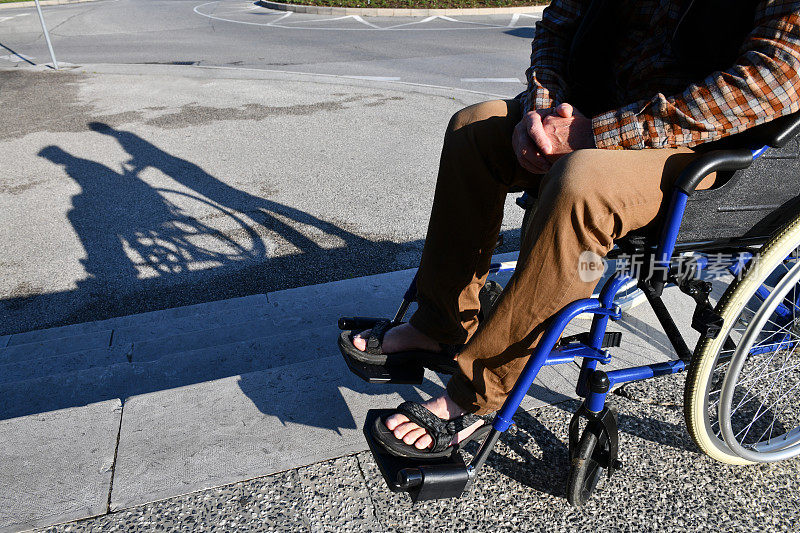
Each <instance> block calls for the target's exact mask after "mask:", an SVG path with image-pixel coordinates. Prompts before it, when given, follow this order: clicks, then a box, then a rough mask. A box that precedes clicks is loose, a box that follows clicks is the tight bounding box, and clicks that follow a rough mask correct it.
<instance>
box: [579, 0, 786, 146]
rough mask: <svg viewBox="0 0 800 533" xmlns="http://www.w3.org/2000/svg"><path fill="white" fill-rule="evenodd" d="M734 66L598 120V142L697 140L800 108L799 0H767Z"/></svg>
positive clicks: (736, 130)
mask: <svg viewBox="0 0 800 533" xmlns="http://www.w3.org/2000/svg"><path fill="white" fill-rule="evenodd" d="M756 21H757V22H756V27H755V29H754V30H753V31H752V32H751V33H750V35H749V36H748V38H747V40H746V41H745V43H744V45H743V47H742V49H741V55H740V56H739V59H738V60H737V62H736V64H734V65H733V66H732V67H731V68H729V69H727V70H725V71H721V72H715V73H713V74H711V75H710V76H708V77H707V78H705V79H704V80H703V81H702V82H699V83H697V84H692V85H690V86H689V87H688V88H687V89H686V90H685V91H683V92H682V93H681V94H677V95H674V96H669V97H667V96H665V95H663V94H657V95H655V96H654V97H653V98H651V99H649V100H641V101H638V102H634V103H632V104H630V105H627V106H624V107H622V108H620V109H616V110H613V111H609V112H607V113H604V114H602V115H599V116H596V117H594V118H593V119H592V128H593V130H594V136H595V143H596V145H597V147H598V148H626V149H642V148H670V147H679V146H696V145H698V144H702V143H705V142H708V141H712V140H715V139H720V138H722V137H725V136H728V135H733V134H735V133H739V132H741V131H743V130H745V129H747V128H750V127H752V126H756V125H758V124H762V123H764V122H769V121H770V120H772V119H775V118H778V117H780V116H783V115H786V114H789V113H793V112H795V111H797V110H798V109H800V96H798V88H800V73H799V72H800V2H790V1H781V0H777V1H763V2H761V4H760V5H759V11H758V13H757V15H756Z"/></svg>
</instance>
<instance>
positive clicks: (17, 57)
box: [0, 21, 33, 63]
mask: <svg viewBox="0 0 800 533" xmlns="http://www.w3.org/2000/svg"><path fill="white" fill-rule="evenodd" d="M0 22H2V21H0ZM0 60H2V61H8V62H9V63H22V62H23V61H25V62H27V63H33V58H32V57H28V56H26V55H22V54H9V55H5V56H0Z"/></svg>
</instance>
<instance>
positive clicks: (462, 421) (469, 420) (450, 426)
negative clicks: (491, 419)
mask: <svg viewBox="0 0 800 533" xmlns="http://www.w3.org/2000/svg"><path fill="white" fill-rule="evenodd" d="M478 421H482V422H485V419H484V417H482V416H478V415H474V414H472V413H467V414H465V415H462V416H459V417H456V418H454V419H452V420H448V421H447V424H446V427H447V431H448V432H450V433H451V434H453V435H455V434H456V433H458V432H459V431H463V430H465V429H467V428H468V427H470V426H471V425H472V424H474V423H475V422H478Z"/></svg>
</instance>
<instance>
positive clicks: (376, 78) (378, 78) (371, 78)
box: [345, 76, 401, 81]
mask: <svg viewBox="0 0 800 533" xmlns="http://www.w3.org/2000/svg"><path fill="white" fill-rule="evenodd" d="M345 78H353V79H355V80H369V81H400V79H401V78H397V77H394V76H345Z"/></svg>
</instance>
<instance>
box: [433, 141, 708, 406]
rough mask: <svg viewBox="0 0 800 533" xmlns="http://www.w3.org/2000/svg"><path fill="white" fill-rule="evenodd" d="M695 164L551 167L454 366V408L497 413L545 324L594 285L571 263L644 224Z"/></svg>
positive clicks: (649, 157) (658, 153) (573, 162)
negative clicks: (486, 312) (490, 306)
mask: <svg viewBox="0 0 800 533" xmlns="http://www.w3.org/2000/svg"><path fill="white" fill-rule="evenodd" d="M694 157H696V156H695V155H694V154H693V152H691V151H690V150H688V149H664V150H641V151H628V150H580V151H578V152H574V153H572V154H570V155H568V156H566V157H563V158H562V159H560V160H559V161H558V162H557V163H556V164H555V165H554V166H553V168H552V170H551V171H550V172H549V173H548V174H547V176H546V177H545V178H544V182H543V184H542V188H541V194H540V201H539V208H538V210H537V212H536V214H535V215H534V219H533V221H532V224H531V227H530V231H528V232H526V235H525V236H524V241H523V243H522V247H521V251H520V257H519V260H518V263H517V269H516V272H515V273H514V275H513V276H512V278H511V280H510V281H509V283H508V285H507V286H506V287H505V290H504V291H503V294H502V296H501V298H500V299H499V301H498V302H497V306H496V308H495V310H494V312H493V313H492V314H491V316H490V317H489V318H488V320H486V321H485V322H484V323H483V324H482V325H481V328H479V329H478V330H477V332H476V333H475V334H474V336H473V337H472V338H471V339H470V341H469V343H468V344H467V346H466V348H465V349H464V351H463V352H462V353H461V354H460V355H459V357H458V365H459V368H460V370H461V372H460V373H457V374H455V375H454V376H453V377H452V379H451V380H450V382H449V384H448V387H447V391H448V394H449V395H450V397H451V398H452V399H453V400H454V401H455V402H456V403H458V404H459V405H460V406H461V407H462V408H464V409H467V410H468V411H473V412H478V413H487V412H491V411H494V410H496V409H498V408H499V407H500V406H501V405H502V403H503V402H504V401H505V398H506V396H507V395H508V393H509V392H510V391H511V388H512V387H513V386H514V384H515V383H516V381H517V378H518V377H519V375H520V374H521V372H522V369H523V368H524V366H525V363H526V362H527V361H528V359H529V357H530V354H531V353H532V350H533V347H534V346H535V345H536V342H537V341H538V339H539V338H540V336H541V335H542V333H543V331H544V328H545V327H546V324H547V322H546V320H547V319H548V318H549V317H550V316H552V315H553V314H555V313H556V312H557V311H558V310H560V309H561V308H563V307H564V306H565V305H567V304H568V303H570V302H572V301H575V300H577V299H580V298H587V297H589V296H591V294H592V290H593V288H594V286H595V284H596V282H587V281H583V280H582V279H581V277H580V275H579V270H578V262H579V256H580V254H581V253H582V252H584V251H587V250H589V251H592V252H594V253H596V254H597V255H599V256H605V255H606V253H607V252H608V251H609V250H610V249H611V248H612V246H613V242H614V240H615V239H617V238H619V237H622V236H624V235H625V234H626V233H628V232H629V231H631V230H633V229H638V228H642V227H645V226H647V225H651V224H653V223H654V221H655V220H657V218H658V217H659V213H660V212H661V211H662V210H663V209H664V206H662V204H663V203H664V202H663V199H664V197H665V193H667V192H668V191H670V190H671V184H672V183H673V181H674V179H675V178H676V177H677V175H678V173H679V172H680V170H682V169H683V167H684V166H685V165H686V164H688V163H689V161H691V160H692V159H693V158H694Z"/></svg>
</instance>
